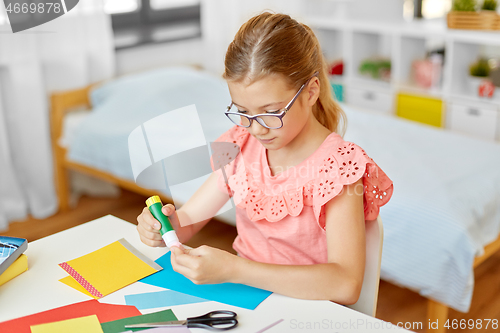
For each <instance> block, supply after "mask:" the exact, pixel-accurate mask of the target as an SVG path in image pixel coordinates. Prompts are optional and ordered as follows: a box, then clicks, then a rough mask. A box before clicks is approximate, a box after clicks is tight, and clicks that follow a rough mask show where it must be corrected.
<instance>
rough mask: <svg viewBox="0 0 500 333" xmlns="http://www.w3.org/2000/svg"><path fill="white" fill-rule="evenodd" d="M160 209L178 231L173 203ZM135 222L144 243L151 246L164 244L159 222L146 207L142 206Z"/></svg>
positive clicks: (177, 220) (177, 221) (178, 224)
mask: <svg viewBox="0 0 500 333" xmlns="http://www.w3.org/2000/svg"><path fill="white" fill-rule="evenodd" d="M161 211H162V212H163V214H165V215H166V216H168V218H169V219H170V223H171V224H172V227H174V229H175V231H176V232H179V229H180V227H181V226H180V223H179V217H178V216H177V212H176V211H175V207H174V205H172V204H166V205H165V206H163V207H162V209H161ZM137 222H138V224H137V231H138V232H139V236H140V238H141V241H142V242H143V243H144V244H146V245H149V246H152V247H159V246H163V247H164V246H166V245H165V242H164V241H163V238H162V237H161V234H160V229H161V224H160V222H158V220H157V219H155V217H154V216H153V214H151V212H150V211H149V209H148V208H147V207H144V209H143V210H142V213H141V214H140V215H139V216H137Z"/></svg>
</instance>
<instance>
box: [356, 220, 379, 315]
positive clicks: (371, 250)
mask: <svg viewBox="0 0 500 333" xmlns="http://www.w3.org/2000/svg"><path fill="white" fill-rule="evenodd" d="M365 230H366V264H365V275H364V278H363V287H362V288H361V294H360V295H359V299H358V301H357V302H356V303H355V304H352V305H348V307H350V308H351V309H353V310H356V311H359V312H362V313H364V314H367V315H369V316H372V317H375V312H376V311H377V300H378V287H379V282H380V264H381V262H382V244H383V242H384V227H383V225H382V219H381V218H380V216H378V217H377V219H376V220H374V221H366V224H365Z"/></svg>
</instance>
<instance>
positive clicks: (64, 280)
mask: <svg viewBox="0 0 500 333" xmlns="http://www.w3.org/2000/svg"><path fill="white" fill-rule="evenodd" d="M59 281H61V282H62V283H64V284H65V285H67V286H70V287H71V288H74V289H76V290H78V291H79V292H82V293H84V294H85V295H87V296H90V297H92V298H95V299H99V297H96V296H94V295H92V294H91V293H89V292H88V291H87V290H86V289H85V288H83V287H82V285H81V284H79V283H78V281H76V280H75V279H73V277H71V276H66V277H64V278H62V279H60V280H59Z"/></svg>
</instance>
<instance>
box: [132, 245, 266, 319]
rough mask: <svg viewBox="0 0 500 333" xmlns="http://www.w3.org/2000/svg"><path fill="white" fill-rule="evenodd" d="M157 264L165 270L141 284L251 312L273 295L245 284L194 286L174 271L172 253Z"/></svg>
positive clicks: (147, 278) (143, 280)
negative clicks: (171, 261) (171, 260)
mask: <svg viewBox="0 0 500 333" xmlns="http://www.w3.org/2000/svg"><path fill="white" fill-rule="evenodd" d="M156 263H157V264H158V265H160V266H161V267H163V270H161V271H159V272H156V273H154V274H152V275H150V276H147V277H145V278H144V279H142V280H140V281H141V282H143V283H147V284H151V285H153V286H158V287H162V288H166V289H172V290H175V291H178V292H181V293H185V294H189V295H192V296H196V297H201V298H204V299H207V300H211V301H216V302H220V303H225V304H229V305H234V306H239V307H241V308H245V309H250V310H254V309H255V308H256V307H257V305H259V304H260V303H261V302H262V301H263V300H265V299H266V298H267V297H269V295H271V292H270V291H267V290H263V289H259V288H254V287H250V286H247V285H244V284H237V283H220V284H200V285H197V284H194V283H193V282H191V280H189V279H188V278H186V277H184V275H182V274H180V273H177V272H175V271H174V270H173V268H172V264H171V263H170V252H168V253H167V254H165V255H163V256H161V257H160V258H158V260H156Z"/></svg>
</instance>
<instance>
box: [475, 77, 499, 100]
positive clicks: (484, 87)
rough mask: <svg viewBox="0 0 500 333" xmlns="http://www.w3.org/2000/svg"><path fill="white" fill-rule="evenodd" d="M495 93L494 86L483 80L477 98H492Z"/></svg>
mask: <svg viewBox="0 0 500 333" xmlns="http://www.w3.org/2000/svg"><path fill="white" fill-rule="evenodd" d="M494 92H495V86H494V85H493V82H491V81H490V80H483V81H481V84H480V85H479V96H481V97H490V98H491V97H493V93H494Z"/></svg>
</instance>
